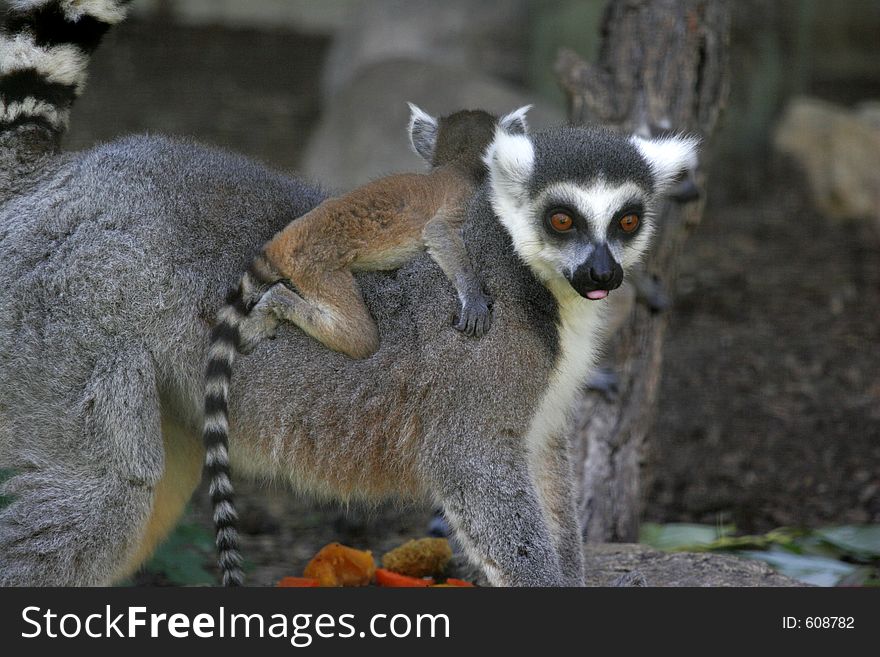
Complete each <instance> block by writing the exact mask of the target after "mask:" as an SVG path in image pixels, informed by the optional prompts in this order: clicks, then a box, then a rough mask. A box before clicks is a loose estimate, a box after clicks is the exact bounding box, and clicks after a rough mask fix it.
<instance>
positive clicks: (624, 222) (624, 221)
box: [620, 214, 639, 233]
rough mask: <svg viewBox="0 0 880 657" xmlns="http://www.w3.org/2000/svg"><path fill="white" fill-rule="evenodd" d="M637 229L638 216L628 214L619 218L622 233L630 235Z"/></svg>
mask: <svg viewBox="0 0 880 657" xmlns="http://www.w3.org/2000/svg"><path fill="white" fill-rule="evenodd" d="M638 227H639V215H637V214H628V215H625V216H623V217H621V218H620V228H621V229H622V230H623V232H624V233H631V232H633V231H634V230H635V229H636V228H638Z"/></svg>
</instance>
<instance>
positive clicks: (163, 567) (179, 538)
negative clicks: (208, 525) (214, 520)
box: [144, 522, 216, 586]
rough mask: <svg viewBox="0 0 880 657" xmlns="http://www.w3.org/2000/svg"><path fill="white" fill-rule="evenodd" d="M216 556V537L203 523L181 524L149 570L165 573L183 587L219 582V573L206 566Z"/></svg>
mask: <svg viewBox="0 0 880 657" xmlns="http://www.w3.org/2000/svg"><path fill="white" fill-rule="evenodd" d="M213 558H214V540H213V538H212V536H211V534H210V533H209V532H208V531H207V529H205V528H204V527H202V526H201V525H198V524H194V523H185V522H184V523H181V524H180V525H178V526H177V528H176V529H175V530H174V531H173V532H172V533H171V535H170V536H169V537H168V539H167V540H166V541H165V542H164V543H163V544H162V545H161V546H160V547H159V549H158V550H156V553H155V554H154V555H153V558H152V559H150V561H149V562H148V563H147V564H146V566H144V569H145V570H148V571H152V572H159V573H163V574H164V575H165V577H166V578H168V580H169V582H171V583H172V584H177V585H179V586H194V585H198V584H215V583H216V581H215V576H214V575H213V574H212V573H211V572H209V571H208V570H207V569H206V567H205V566H206V564H209V563H211V561H212V560H213Z"/></svg>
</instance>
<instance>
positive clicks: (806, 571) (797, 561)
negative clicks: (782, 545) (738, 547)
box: [736, 549, 858, 586]
mask: <svg viewBox="0 0 880 657" xmlns="http://www.w3.org/2000/svg"><path fill="white" fill-rule="evenodd" d="M736 554H737V556H740V557H746V558H747V559H756V560H758V561H764V562H766V563H768V564H770V565H771V566H772V567H773V568H774V570H776V571H778V572H780V573H782V574H783V575H787V576H788V577H791V578H792V579H796V580H799V581H801V582H804V583H806V584H812V585H814V586H835V585H836V584H838V583H839V582H840V581H841V580H842V579H843V578H845V577H848V576H851V575H852V574H853V573H854V572H855V571H856V570H858V568H857V567H856V566H853V565H851V564H848V563H843V562H842V561H837V560H835V559H828V558H827V557H814V556H805V555H802V554H792V553H791V552H788V551H786V550H781V549H772V550H768V551H766V552H760V551H756V550H744V551H742V552H737V553H736Z"/></svg>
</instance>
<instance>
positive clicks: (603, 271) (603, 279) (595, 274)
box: [590, 267, 614, 283]
mask: <svg viewBox="0 0 880 657" xmlns="http://www.w3.org/2000/svg"><path fill="white" fill-rule="evenodd" d="M590 278H592V279H593V280H594V281H596V282H597V283H607V282H609V281H610V280H611V279H612V278H614V269H612V268H611V267H607V268H606V267H601V268H599V269H596V268H595V267H590Z"/></svg>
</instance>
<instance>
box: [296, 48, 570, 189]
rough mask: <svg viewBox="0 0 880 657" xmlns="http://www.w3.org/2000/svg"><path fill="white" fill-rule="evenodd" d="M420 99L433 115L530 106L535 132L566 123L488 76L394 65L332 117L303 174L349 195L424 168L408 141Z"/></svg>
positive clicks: (369, 77)
mask: <svg viewBox="0 0 880 657" xmlns="http://www.w3.org/2000/svg"><path fill="white" fill-rule="evenodd" d="M407 101H412V102H414V103H416V104H417V105H419V106H420V107H421V108H422V109H424V110H425V111H426V112H429V113H430V114H433V115H435V116H436V115H438V114H444V113H449V112H452V111H455V110H458V109H462V108H481V109H485V110H488V111H491V112H495V113H499V114H504V113H507V112H510V111H512V110H514V109H516V108H518V107H521V106H522V105H527V104H529V103H533V102H534V104H535V107H534V108H533V109H532V110H531V111H530V112H529V114H528V121H529V125H530V126H531V127H532V128H540V127H546V126H548V125H557V124H559V123H562V122H563V120H564V118H563V114H562V112H561V111H558V110H556V109H555V108H553V107H548V106H546V105H545V104H541V103H540V102H535V101H534V99H532V98H530V97H528V96H526V95H525V94H524V92H522V91H519V90H517V89H516V88H514V87H512V86H510V85H507V84H505V83H503V82H499V81H497V80H495V79H492V78H491V77H489V76H486V75H484V74H482V73H477V72H474V71H470V70H467V69H462V68H458V67H453V66H446V65H441V64H430V63H426V62H420V61H413V60H390V61H384V62H380V63H378V64H375V65H373V66H370V67H368V68H366V69H363V70H362V71H361V72H360V73H359V74H358V76H357V78H356V79H354V80H353V81H352V83H351V84H350V85H349V86H348V87H347V88H346V89H345V90H343V91H341V92H340V93H339V94H338V95H337V96H336V97H335V98H334V100H333V102H332V103H330V104H328V105H326V106H325V107H324V113H323V115H322V117H321V120H320V122H319V124H318V127H317V128H316V129H315V131H314V132H313V134H312V135H311V138H310V140H309V143H308V145H307V146H306V153H305V156H304V158H303V163H302V167H301V168H302V170H303V172H304V173H305V174H306V175H307V176H309V177H311V178H314V179H315V180H320V181H321V182H322V183H323V184H326V185H329V186H331V187H332V188H336V189H338V190H347V189H351V188H352V187H355V186H357V185H359V184H363V183H364V182H366V181H368V180H370V179H373V178H376V177H379V176H382V175H386V174H389V173H393V172H397V171H413V170H422V169H424V163H423V162H422V160H421V159H420V158H419V157H418V156H417V155H415V153H413V152H412V149H411V147H410V145H409V139H408V136H407V130H406V128H407V124H408V122H409V109H408V108H407V105H406V102H407Z"/></svg>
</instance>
